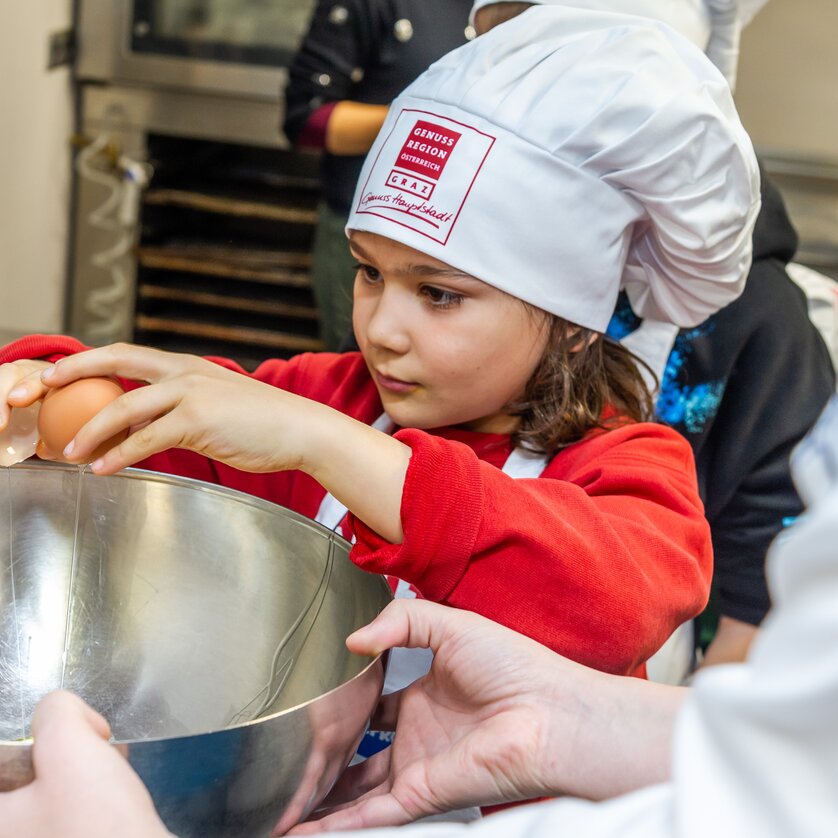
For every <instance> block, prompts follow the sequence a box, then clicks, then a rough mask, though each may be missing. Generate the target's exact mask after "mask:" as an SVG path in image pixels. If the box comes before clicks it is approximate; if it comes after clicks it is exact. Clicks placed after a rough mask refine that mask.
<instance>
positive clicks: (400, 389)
mask: <svg viewBox="0 0 838 838" xmlns="http://www.w3.org/2000/svg"><path fill="white" fill-rule="evenodd" d="M375 380H376V383H377V384H378V386H379V387H380V388H381V389H382V390H387V391H388V392H390V393H409V392H411V391H413V390H415V389H416V388H417V387H418V386H419V385H418V384H416V383H415V382H412V381H402V380H401V379H398V378H390V377H389V376H386V375H382V374H381V373H380V372H376V373H375Z"/></svg>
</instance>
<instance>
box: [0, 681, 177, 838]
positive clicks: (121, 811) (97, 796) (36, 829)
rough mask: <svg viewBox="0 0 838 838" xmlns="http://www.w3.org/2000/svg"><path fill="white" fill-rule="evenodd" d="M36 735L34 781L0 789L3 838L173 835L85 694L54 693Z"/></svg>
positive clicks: (40, 711) (39, 714) (35, 722)
mask: <svg viewBox="0 0 838 838" xmlns="http://www.w3.org/2000/svg"><path fill="white" fill-rule="evenodd" d="M32 736H33V740H34V741H33V745H32V759H33V763H34V770H35V779H34V780H33V782H32V783H30V784H29V785H28V786H25V787H23V788H21V789H18V790H16V791H11V792H6V793H4V794H0V838H44V836H48V835H49V836H53V835H54V836H59V835H60V836H61V838H113V836H116V835H118V836H120V838H170V833H169V832H168V830H167V829H166V828H165V827H164V826H163V823H162V821H161V820H160V818H159V817H158V816H157V812H156V811H155V809H154V804H153V803H152V802H151V797H150V796H149V794H148V792H147V791H146V789H145V786H143V784H142V782H141V781H140V778H139V777H138V776H137V775H136V774H135V773H134V771H133V769H132V768H131V767H130V766H129V765H128V762H127V761H126V760H125V758H124V757H123V756H122V755H121V754H120V753H119V751H118V750H117V749H116V748H115V747H113V746H112V745H110V744H109V742H108V739H109V737H110V727H109V726H108V723H107V722H106V721H105V720H104V719H103V718H102V717H101V716H100V715H99V714H98V713H96V712H95V711H93V710H91V709H90V707H88V706H87V705H86V704H85V703H84V702H83V701H82V700H81V699H80V698H77V697H76V696H74V695H72V694H70V693H67V692H56V693H51V694H50V695H48V696H47V697H46V698H45V699H44V700H43V701H42V702H41V703H40V704H39V705H38V708H37V710H36V711H35V715H34V717H33V719H32Z"/></svg>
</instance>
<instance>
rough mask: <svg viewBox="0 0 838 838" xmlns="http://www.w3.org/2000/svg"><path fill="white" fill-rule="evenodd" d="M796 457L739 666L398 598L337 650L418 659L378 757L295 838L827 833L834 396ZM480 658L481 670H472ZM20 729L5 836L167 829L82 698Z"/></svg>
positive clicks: (833, 754)
mask: <svg viewBox="0 0 838 838" xmlns="http://www.w3.org/2000/svg"><path fill="white" fill-rule="evenodd" d="M796 461H797V468H796V476H797V479H798V485H799V486H800V488H801V490H802V491H803V492H805V493H806V495H807V499H808V500H809V501H810V510H809V514H808V515H807V516H806V518H805V519H803V520H801V521H800V522H798V523H797V524H796V525H795V526H794V527H793V528H792V529H791V530H790V531H789V532H788V534H786V535H784V536H782V537H781V538H780V539H778V541H777V542H776V543H775V545H774V547H773V548H772V551H771V555H770V557H769V562H768V573H769V576H770V583H771V589H772V592H773V594H774V604H773V606H772V612H771V614H770V615H769V617H768V619H767V620H766V621H765V627H764V629H763V631H762V632H761V634H760V637H759V638H758V639H757V641H756V642H755V643H754V646H753V648H752V649H751V652H750V655H749V658H748V661H747V662H746V663H743V664H734V665H730V666H725V667H714V668H712V669H708V670H705V671H703V672H700V673H699V674H698V675H697V676H696V678H695V682H694V685H693V687H690V688H683V687H673V686H666V685H662V684H653V683H651V682H649V681H640V680H638V679H633V678H619V677H615V676H609V675H604V674H602V673H599V672H595V671H593V670H590V669H586V668H585V667H582V666H578V665H577V664H574V663H572V662H570V661H568V660H565V659H564V658H561V657H559V656H558V655H555V654H554V653H552V652H550V651H549V650H547V649H545V648H544V647H542V646H539V645H538V644H536V643H534V642H532V641H531V640H528V639H526V638H524V637H521V636H520V635H518V634H516V633H514V632H511V631H509V630H508V629H504V628H502V627H500V626H497V625H495V624H493V623H491V622H489V621H487V620H485V619H483V618H481V617H477V616H476V615H474V614H469V613H466V612H463V611H455V610H451V609H445V608H443V607H442V606H439V605H434V604H432V603H424V602H396V603H393V604H391V605H390V606H388V608H387V609H386V610H385V611H384V612H383V613H382V614H381V615H379V617H378V618H377V619H376V620H375V621H373V622H372V623H371V624H370V625H369V626H367V627H365V628H363V629H361V630H360V631H358V632H356V633H355V634H354V635H352V636H351V637H350V638H349V639H348V641H347V645H348V646H349V648H350V649H352V650H353V651H355V652H358V653H359V654H372V653H377V652H380V651H381V650H383V649H386V648H388V647H390V646H397V645H398V646H400V645H411V646H419V647H422V646H427V647H429V648H431V649H433V651H434V663H433V667H432V669H431V671H430V673H429V674H428V675H427V676H425V677H424V678H423V679H422V680H421V681H419V682H417V683H415V684H413V685H412V686H411V687H409V688H407V689H406V690H405V691H404V692H402V693H401V694H399V695H394V696H390V697H388V698H386V699H384V701H383V703H382V706H381V708H380V710H379V713H380V715H381V717H382V718H383V719H387V720H388V721H389V723H391V724H392V725H394V726H395V727H396V738H395V742H394V745H393V747H392V748H390V749H388V750H387V751H385V752H383V753H382V754H380V755H378V756H376V757H373V758H372V759H370V760H368V761H367V762H366V763H364V764H362V765H360V766H357V767H355V768H351V769H349V771H348V772H347V773H346V774H345V775H344V777H343V778H342V779H341V780H340V781H339V783H338V785H337V786H336V788H335V790H334V792H333V795H332V799H333V800H334V801H338V800H344V801H345V802H343V803H341V804H339V805H338V806H337V807H336V808H334V809H333V810H331V811H329V810H326V811H324V812H322V813H318V814H319V815H322V817H321V818H320V819H319V820H316V821H312V822H310V823H307V824H302V825H300V826H298V827H295V828H293V829H292V830H291V834H294V835H306V834H309V835H310V834H315V833H316V834H336V831H338V830H341V831H342V830H364V831H362V832H353V833H352V834H353V835H355V836H356V838H554V836H557V835H563V836H569V837H571V836H573V837H574V838H575V836H582V835H585V836H598V838H631V836H637V838H705V836H707V835H714V836H719V838H728V836H730V838H745V837H746V836H759V838H789V836H804V835H805V836H807V838H810V837H811V838H820V836H823V838H831V836H834V835H836V834H838V786H836V778H838V717H836V714H835V707H836V705H838V656H836V655H835V654H834V650H835V648H836V646H838V562H836V561H835V556H834V549H833V545H834V544H835V542H836V540H838V470H836V464H837V463H838V403H835V402H833V405H832V407H831V408H830V409H828V411H827V413H826V414H825V415H824V417H823V419H822V420H821V422H820V423H819V424H818V426H817V427H816V428H815V431H814V432H813V435H812V437H811V438H810V439H809V440H807V441H806V442H804V443H803V446H802V447H801V450H800V452H799V453H798V454H797V455H796ZM486 659H488V660H491V661H492V662H493V665H492V666H491V667H485V666H482V665H480V662H481V661H483V660H486ZM463 663H465V664H466V666H465V667H464V666H463ZM33 733H34V745H33V750H34V759H35V780H34V782H33V783H31V784H30V785H28V786H26V787H24V788H22V789H19V790H17V791H14V792H8V793H6V794H0V838H41V836H45V835H61V836H62V838H111V836H113V835H119V836H125V838H167V836H169V833H168V832H167V830H166V828H165V826H164V825H163V823H162V822H161V821H160V819H159V818H158V817H157V815H156V813H155V811H154V807H153V804H152V802H151V800H150V798H149V796H148V793H147V792H146V791H145V789H144V788H143V786H142V783H141V782H140V779H139V778H138V777H137V776H136V775H135V774H134V773H133V772H132V771H131V769H130V768H129V766H128V765H127V763H125V762H124V760H123V759H122V758H121V756H119V754H118V753H117V751H116V750H115V749H114V748H112V747H110V746H109V745H108V744H107V735H108V727H107V723H106V722H105V721H104V719H102V718H101V717H100V716H98V715H97V714H95V713H93V712H92V711H91V710H90V709H89V708H87V707H86V706H85V705H84V704H83V703H82V702H81V700H80V699H78V698H76V697H75V696H72V695H69V694H68V693H55V694H53V695H50V696H48V697H47V698H46V699H44V701H43V702H42V703H41V704H40V705H39V707H38V709H37V711H36V714H35V718H34V720H33ZM545 795H549V796H556V795H562V796H563V798H562V799H561V800H557V801H554V802H550V803H540V804H533V805H528V806H524V807H520V808H517V809H515V810H513V811H511V812H507V813H503V814H498V815H493V816H492V817H489V818H484V819H483V820H482V821H480V822H479V823H476V824H472V825H470V826H468V827H464V826H462V825H457V824H439V823H425V824H417V825H416V826H413V827H400V828H398V829H376V830H375V831H366V830H367V829H368V828H371V827H386V826H391V825H396V824H405V823H409V822H410V821H413V820H416V819H418V818H421V817H423V816H426V815H429V814H434V813H439V812H444V811H447V810H449V809H453V808H455V807H462V806H465V805H469V804H477V803H482V804H485V803H488V802H497V801H500V800H520V799H525V798H528V797H534V796H545ZM618 795H622V796H621V797H618ZM574 797H576V798H577V799H573V798H574ZM579 798H583V799H579ZM611 798H613V799H611ZM596 800H598V801H605V802H601V803H593V802H591V801H596ZM286 826H287V824H285V823H283V822H280V824H279V825H278V829H277V831H276V832H275V834H277V835H278V834H282V833H283V832H284V831H285V829H286Z"/></svg>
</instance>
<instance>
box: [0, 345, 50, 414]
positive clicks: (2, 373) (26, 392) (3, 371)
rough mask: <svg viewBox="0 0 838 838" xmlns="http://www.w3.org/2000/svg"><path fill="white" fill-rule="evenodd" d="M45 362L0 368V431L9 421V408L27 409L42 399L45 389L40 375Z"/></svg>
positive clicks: (9, 365)
mask: <svg viewBox="0 0 838 838" xmlns="http://www.w3.org/2000/svg"><path fill="white" fill-rule="evenodd" d="M45 366H46V363H45V362H39V361H28V362H18V363H15V364H3V365H2V366H0V430H2V429H3V428H5V427H6V425H7V424H8V421H9V415H10V407H9V406H10V405H11V407H27V406H28V405H30V404H32V403H33V402H36V401H37V400H38V399H40V398H42V397H43V396H44V394H45V393H46V391H47V389H48V388H47V387H46V386H45V385H44V384H43V383H42V382H41V379H40V375H41V372H42V370H43V369H44V367H45Z"/></svg>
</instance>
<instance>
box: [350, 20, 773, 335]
mask: <svg viewBox="0 0 838 838" xmlns="http://www.w3.org/2000/svg"><path fill="white" fill-rule="evenodd" d="M758 210H759V174H758V169H757V163H756V158H755V156H754V152H753V148H752V146H751V143H750V140H749V139H748V136H747V134H746V133H745V131H744V129H743V128H742V125H741V123H740V122H739V118H738V116H737V114H736V110H735V108H734V106H733V101H732V97H731V94H730V90H729V88H728V86H727V84H726V83H725V81H724V79H723V78H722V77H721V76H720V75H719V73H718V72H717V71H716V70H715V68H714V67H713V66H712V65H711V64H710V63H709V62H708V61H707V59H706V58H705V56H704V55H702V53H701V52H700V51H699V50H697V49H696V48H695V47H694V46H692V45H691V44H690V43H689V42H687V41H686V40H684V39H683V38H682V37H681V36H680V35H678V34H677V33H676V32H674V31H673V30H671V29H669V28H668V27H665V26H661V25H659V24H651V25H650V23H649V22H648V21H645V20H644V21H642V22H639V19H638V18H637V17H630V16H624V15H613V14H607V13H601V12H589V11H583V10H579V9H549V10H548V9H540V8H539V9H531V10H530V11H529V12H528V13H527V14H525V15H521V16H519V17H518V18H516V19H514V20H511V21H509V23H506V24H504V25H503V26H502V27H497V28H496V29H495V30H493V31H491V32H489V33H488V34H486V35H484V36H482V37H480V38H478V39H476V40H475V41H473V42H471V43H470V44H467V45H465V46H464V47H461V48H460V49H458V50H455V51H454V52H452V53H449V54H448V55H447V56H445V57H444V58H442V59H441V60H440V61H438V62H437V63H436V64H434V65H433V66H432V67H431V68H430V69H429V70H427V71H426V72H425V73H424V74H423V75H422V76H420V77H419V78H418V79H417V80H416V81H415V82H414V83H413V84H412V85H411V86H410V87H409V88H408V89H407V90H406V91H405V92H404V93H403V94H402V95H401V96H399V97H398V98H397V99H396V101H395V102H394V103H393V105H392V107H391V108H390V112H389V114H388V116H387V120H386V121H385V123H384V126H383V128H382V130H381V132H380V133H379V135H378V138H377V139H376V141H375V144H374V145H373V147H372V149H371V151H370V153H369V155H368V157H367V159H366V162H365V164H364V168H363V170H362V172H361V176H360V179H359V181H358V187H357V189H356V192H355V198H354V201H353V208H352V212H351V214H350V217H349V220H348V223H347V230H362V231H367V232H371V233H377V234H379V235H382V236H386V237H387V238H390V239H394V240H396V241H398V242H401V243H402V244H405V245H407V246H409V247H412V248H414V249H416V250H419V251H421V252H423V253H426V254H428V255H430V256H433V257H435V258H437V259H439V260H441V261H443V262H445V263H447V264H449V265H452V266H453V267H456V268H458V269H459V270H461V271H464V272H466V273H468V274H471V275H473V276H475V277H477V278H479V279H481V280H483V281H484V282H487V283H488V284H490V285H493V286H495V287H496V288H499V289H501V290H503V291H506V292H507V293H509V294H512V295H513V296H516V297H518V298H520V299H522V300H524V301H526V302H528V303H531V304H532V305H535V306H537V307H539V308H542V309H544V310H546V311H549V312H552V313H553V314H556V315H559V316H560V317H563V318H565V319H567V320H570V321H572V322H574V323H577V324H579V325H581V326H586V327H588V328H592V329H595V330H597V331H600V332H601V331H604V330H605V328H606V326H607V324H608V321H609V319H610V317H611V314H612V312H613V310H614V305H615V302H616V298H617V294H618V292H619V290H620V288H621V287H623V288H625V289H626V291H627V292H628V295H629V298H630V300H631V303H632V307H633V308H634V310H635V312H637V314H638V315H640V316H641V317H651V318H654V319H656V320H665V321H669V322H672V323H675V324H677V325H679V326H692V325H695V324H697V323H700V322H702V321H703V320H705V319H706V318H707V317H708V316H709V315H710V314H712V313H714V312H715V311H717V310H718V309H720V308H722V307H724V306H725V305H727V304H728V303H729V302H731V301H732V300H734V299H735V298H736V297H737V296H738V295H739V293H740V292H741V290H742V287H743V285H744V282H745V276H746V274H747V271H748V269H749V267H750V261H751V235H752V231H753V225H754V221H755V219H756V215H757V212H758Z"/></svg>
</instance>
